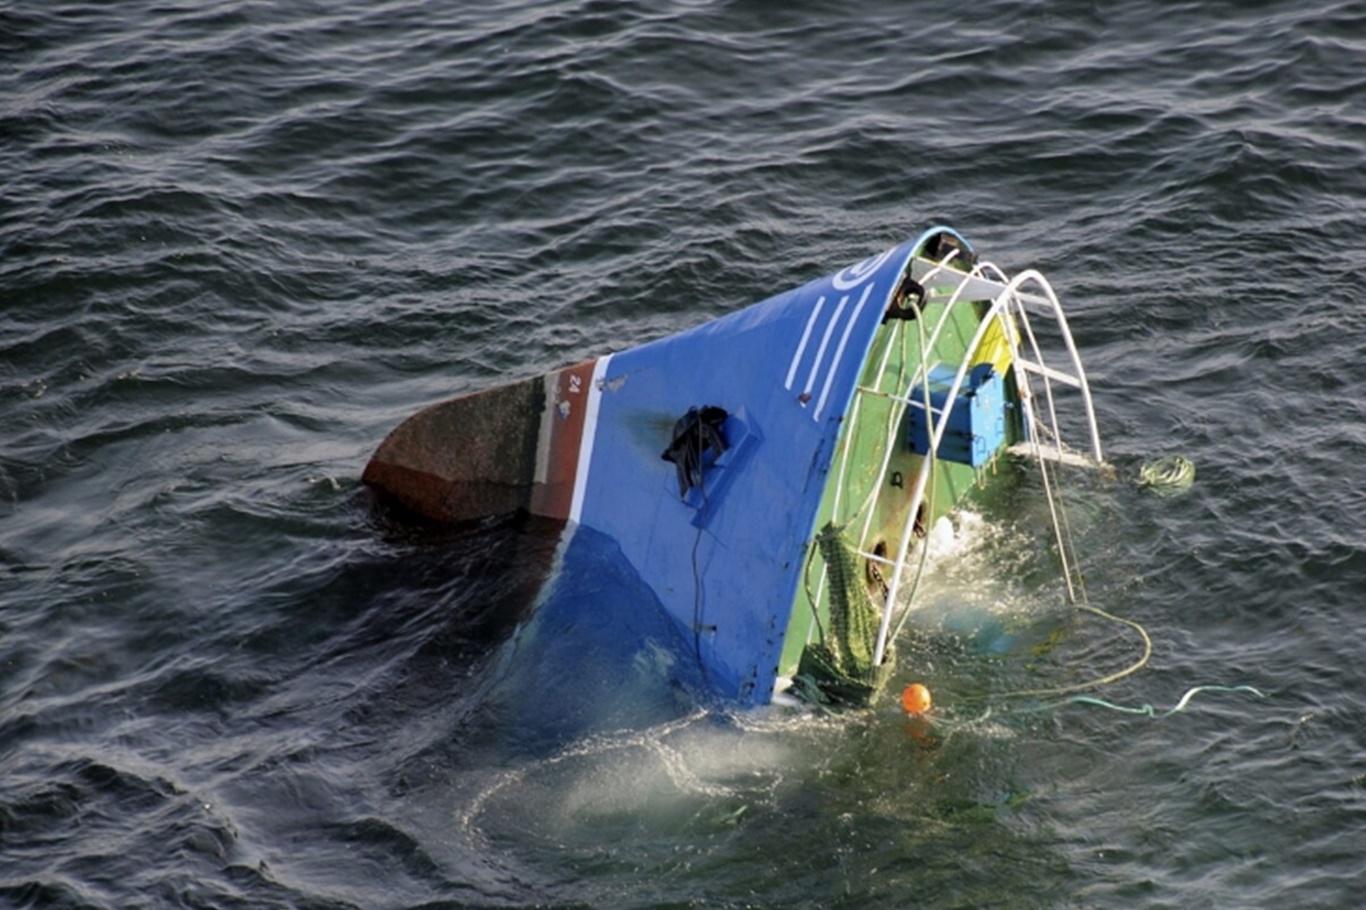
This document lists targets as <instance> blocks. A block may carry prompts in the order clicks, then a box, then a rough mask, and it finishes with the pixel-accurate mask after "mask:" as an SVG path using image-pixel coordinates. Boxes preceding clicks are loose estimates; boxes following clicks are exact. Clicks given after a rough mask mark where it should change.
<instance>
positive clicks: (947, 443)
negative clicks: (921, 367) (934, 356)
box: [907, 363, 1006, 468]
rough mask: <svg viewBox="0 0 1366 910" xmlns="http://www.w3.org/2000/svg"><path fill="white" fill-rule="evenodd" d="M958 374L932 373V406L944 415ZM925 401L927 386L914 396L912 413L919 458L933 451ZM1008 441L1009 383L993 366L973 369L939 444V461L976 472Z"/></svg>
mask: <svg viewBox="0 0 1366 910" xmlns="http://www.w3.org/2000/svg"><path fill="white" fill-rule="evenodd" d="M953 377H954V371H953V370H950V369H948V368H946V367H937V368H935V369H933V370H931V371H930V377H929V386H930V404H931V405H932V406H933V407H934V409H935V410H936V411H942V410H943V408H944V404H945V402H946V401H947V400H948V396H949V389H950V387H951V386H952V385H953ZM924 400H925V388H924V386H923V385H922V386H916V387H915V389H914V390H912V392H911V401H913V402H915V404H912V405H911V406H910V407H909V408H907V410H908V411H909V412H910V429H909V432H910V444H911V449H912V450H913V451H915V452H916V453H917V454H919V455H925V454H927V453H928V452H929V451H930V419H929V415H927V414H926V413H925V409H924V407H922V406H920V402H923V401H924ZM1005 441H1006V396H1005V383H1004V382H1003V381H1002V379H1001V376H1000V374H998V373H997V372H996V371H995V370H993V369H992V367H991V364H989V363H982V364H978V365H977V366H975V367H973V368H972V370H971V371H970V372H969V373H968V375H967V376H965V377H963V385H962V387H961V388H960V389H959V390H958V397H957V398H956V399H955V400H954V402H953V407H952V408H951V409H950V411H949V423H948V426H947V427H946V428H945V429H944V437H943V438H942V439H941V440H940V441H939V453H938V454H939V457H940V458H943V459H945V460H947V461H953V462H957V463H958V464H966V465H972V466H973V467H974V468H975V467H978V466H980V465H983V464H986V463H987V462H988V461H990V460H991V458H992V456H993V455H995V454H996V451H997V450H998V449H1000V448H1001V446H1002V445H1004V444H1005Z"/></svg>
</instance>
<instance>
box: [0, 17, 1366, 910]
mask: <svg viewBox="0 0 1366 910" xmlns="http://www.w3.org/2000/svg"><path fill="white" fill-rule="evenodd" d="M1363 23H1366V14H1363V10H1362V9H1361V7H1360V5H1359V4H1357V3H1354V2H1346V0H1339V2H1329V3H1326V4H1319V5H1318V6H1316V7H1306V6H1305V5H1304V4H1302V3H1291V2H1288V0H1284V2H1256V3H1226V2H1225V3H1160V4H1159V3H1127V4H1109V5H1105V4H1099V5H1098V4H1094V3H1083V2H1077V0H1068V2H1063V3H1050V4H1042V3H1004V2H991V0H988V2H986V3H979V4H974V5H971V6H963V5H953V4H905V3H892V2H877V0H858V2H852V3H828V2H810V0H804V2H796V3H784V4H763V3H755V2H740V0H675V2H661V3H650V4H646V3H625V4H622V3H602V2H596V0H540V2H504V3H486V4H471V3H457V2H431V0H427V2H414V0H384V2H378V3H375V2H368V3H355V2H340V3H328V4H321V3H283V2H247V0H223V2H215V3H210V4H203V3H188V2H158V3H150V2H144V0H132V2H121V3H118V4H98V3H79V2H72V0H54V2H48V3H41V4H40V3H9V4H4V5H0V175H3V178H2V179H3V193H0V904H3V905H5V906H12V907H83V908H85V907H89V908H128V907H180V906H187V907H312V908H325V907H329V908H330V907H337V908H349V907H376V908H402V907H425V908H436V907H520V906H527V907H530V906H538V907H547V906H554V907H688V906H699V907H701V906H705V907H742V906H744V907H820V908H831V907H858V908H860V910H867V908H873V907H941V908H947V907H988V906H999V907H1030V906H1037V907H1086V908H1092V907H1115V908H1121V907H1122V908H1126V910H1131V908H1159V907H1161V908H1166V907H1180V908H1198V907H1211V908H1213V907H1217V908H1225V907H1268V908H1279V907H1287V906H1295V907H1304V908H1309V907H1350V906H1355V905H1356V904H1358V903H1359V901H1360V898H1359V893H1360V883H1361V881H1362V880H1363V876H1366V860H1364V859H1363V854H1362V850H1361V834H1360V832H1361V829H1362V826H1363V824H1364V823H1366V758H1363V755H1366V740H1364V739H1363V732H1362V731H1363V730H1366V709H1363V700H1362V697H1361V693H1362V691H1363V688H1364V687H1366V677H1363V672H1366V671H1363V669H1362V668H1363V667H1366V645H1363V644H1362V640H1361V636H1360V635H1358V634H1357V627H1358V625H1359V620H1360V617H1361V612H1362V597H1363V592H1364V591H1366V543H1364V541H1366V517H1363V516H1366V492H1363V491H1366V457H1364V456H1366V404H1363V401H1364V400H1366V399H1363V396H1362V395H1361V394H1360V389H1361V388H1362V386H1363V381H1366V366H1363V364H1366V356H1363V355H1364V354H1366V293H1364V292H1363V285H1362V278H1361V276H1362V274H1363V271H1366V252H1364V251H1366V231H1364V230H1363V216H1362V212H1363V211H1364V210H1366V208H1364V206H1363V203H1366V172H1363V170H1362V167H1361V141H1362V136H1363V135H1366V130H1364V129H1363V126H1364V123H1363V119H1364V118H1363V113H1362V110H1363V109H1362V106H1361V104H1360V100H1361V97H1362V93H1363V90H1366V85H1364V84H1363V75H1362V72H1363V69H1362V66H1361V62H1362V59H1363V55H1366V25H1363ZM941 222H942V223H948V224H951V225H953V226H955V227H956V228H958V229H959V230H961V231H962V232H963V233H964V234H965V235H966V236H967V237H969V238H970V239H971V240H972V241H973V242H974V243H975V244H976V245H977V246H978V247H979V248H980V249H981V250H982V251H983V252H984V253H985V255H986V257H987V258H989V259H992V260H994V261H996V262H998V263H999V264H1000V265H1002V267H1004V268H1005V269H1007V270H1008V271H1016V270H1019V269H1022V268H1027V267H1037V268H1039V269H1041V270H1042V271H1043V272H1044V273H1045V274H1046V275H1047V276H1048V277H1049V279H1050V280H1051V281H1052V283H1053V284H1054V286H1055V287H1056V288H1057V289H1058V290H1059V292H1060V294H1061V296H1062V299H1063V301H1064V303H1065V305H1066V307H1067V312H1068V315H1069V318H1070V320H1071V325H1072V329H1073V331H1074V334H1075V335H1076V338H1077V341H1078V344H1079V346H1080V348H1081V351H1082V354H1083V357H1084V359H1085V362H1086V364H1087V367H1088V370H1089V375H1090V379H1091V382H1092V385H1093V389H1094V391H1095V395H1096V401H1097V407H1098V409H1099V417H1100V426H1101V430H1102V435H1103V441H1104V443H1105V445H1106V449H1107V454H1108V456H1109V458H1110V460H1111V461H1112V462H1113V463H1114V464H1115V466H1116V478H1115V480H1114V481H1113V482H1109V481H1097V480H1095V479H1091V480H1079V481H1076V482H1075V483H1074V484H1072V485H1071V486H1069V490H1070V491H1071V492H1072V493H1073V496H1072V498H1071V499H1070V500H1069V503H1070V505H1069V512H1068V515H1069V516H1070V517H1071V518H1072V520H1073V525H1072V530H1073V532H1074V534H1075V538H1076V542H1077V551H1078V553H1079V554H1080V556H1079V569H1080V571H1081V577H1082V578H1083V580H1084V584H1085V593H1086V597H1087V598H1088V599H1089V602H1090V603H1093V604H1095V605H1096V606H1098V607H1102V608H1103V609H1104V610H1106V611H1108V612H1110V613H1112V614H1114V615H1116V616H1120V617H1123V618H1125V619H1128V620H1131V621H1133V622H1136V623H1139V624H1141V625H1142V627H1143V628H1145V629H1146V630H1147V631H1148V632H1149V633H1150V635H1151V637H1152V641H1153V645H1154V649H1153V654H1152V657H1151V659H1150V660H1149V661H1148V662H1147V663H1146V664H1145V665H1144V666H1143V667H1142V668H1141V669H1139V670H1137V671H1136V672H1134V673H1132V674H1130V675H1127V676H1125V677H1123V678H1122V679H1120V680H1119V681H1117V682H1115V683H1114V684H1113V685H1111V686H1108V687H1106V688H1105V689H1104V690H1102V691H1100V692H1096V693H1093V694H1096V695H1097V696H1100V697H1103V698H1104V699H1106V700H1107V701H1109V702H1110V703H1112V704H1115V705H1121V706H1129V707H1134V706H1139V705H1142V704H1152V705H1154V706H1155V707H1156V708H1159V709H1162V710H1165V709H1167V708H1169V707H1171V706H1173V705H1174V704H1176V703H1177V702H1178V700H1179V699H1180V698H1181V696H1182V694H1183V693H1185V692H1186V691H1187V690H1189V689H1190V688H1191V687H1192V686H1197V685H1219V686H1224V687H1228V688H1230V689H1232V688H1233V687H1237V686H1252V687H1255V688H1256V689H1257V690H1258V691H1260V692H1262V693H1264V697H1260V698H1259V697H1256V696H1255V695H1252V694H1250V693H1248V692H1247V691H1208V692H1204V693H1202V694H1201V695H1199V696H1197V697H1195V698H1194V699H1192V700H1191V702H1190V703H1189V704H1188V706H1187V707H1186V708H1185V710H1183V711H1181V712H1180V713H1178V714H1174V715H1171V716H1169V717H1166V718H1162V719H1158V718H1151V717H1145V716H1139V715H1131V714H1124V713H1120V712H1117V711H1113V710H1108V709H1106V708H1104V707H1100V706H1097V705H1093V704H1086V703H1076V702H1069V701H1067V700H1066V699H1065V698H1048V697H1044V696H1039V697H1024V698H1015V697H1010V693H1014V692H1020V691H1028V690H1048V689H1059V690H1060V689H1063V688H1064V687H1068V686H1072V685H1076V684H1084V683H1086V682H1087V681H1090V680H1094V679H1097V678H1100V677H1103V676H1106V675H1109V674H1112V673H1114V672H1115V671H1117V670H1121V669H1123V668H1124V667H1126V666H1129V665H1130V664H1132V663H1133V662H1134V660H1135V659H1136V658H1137V657H1138V656H1139V655H1140V654H1141V643H1140V642H1139V641H1138V640H1137V639H1136V634H1135V633H1134V631H1133V630H1132V629H1131V628H1129V627H1127V626H1121V625H1117V624H1114V623H1107V622H1105V621H1103V620H1101V619H1099V618H1098V617H1096V616H1093V615H1090V614H1084V613H1081V612H1079V611H1077V610H1076V609H1074V608H1073V607H1071V606H1070V605H1069V601H1068V598H1067V596H1066V591H1065V590H1063V589H1062V588H1060V586H1059V582H1058V578H1059V576H1058V574H1057V571H1056V570H1057V565H1056V563H1055V562H1054V561H1052V554H1053V553H1054V552H1055V551H1054V550H1053V549H1052V547H1051V543H1050V537H1049V535H1048V531H1047V528H1048V524H1047V511H1046V508H1045V504H1046V503H1045V500H1044V499H1043V498H1042V497H1041V496H1040V495H1039V490H1038V488H1037V485H1036V484H1034V483H1033V482H1032V481H1031V480H1030V479H1029V478H1028V477H1025V478H1022V479H1020V478H1017V479H1016V485H1015V487H1014V488H1013V489H1014V493H1013V494H1012V495H1013V496H1014V497H1015V498H1014V500H1013V501H1012V502H1011V503H1009V505H1010V507H1009V508H990V507H986V506H983V507H982V508H980V509H979V511H977V512H974V513H973V514H974V515H975V516H977V517H976V518H963V517H960V520H961V521H962V522H965V523H963V524H960V525H959V527H958V528H957V533H959V534H961V535H964V536H963V537H962V539H959V540H956V542H955V545H954V546H951V547H950V548H949V549H948V551H947V552H948V554H949V558H946V559H940V560H937V561H935V562H934V563H933V565H932V566H930V567H929V569H928V574H927V576H926V578H925V580H924V584H923V587H922V588H921V589H919V591H918V597H919V598H920V600H919V601H918V603H919V607H920V608H923V609H919V608H918V610H917V612H916V613H915V614H913V615H912V617H911V618H910V619H909V620H908V621H907V624H906V626H905V627H904V628H903V630H902V634H901V636H900V637H899V638H898V641H897V660H898V664H897V671H896V672H897V678H896V682H895V684H896V685H902V684H905V683H906V682H909V681H912V680H918V681H924V682H926V683H927V684H928V685H930V686H931V688H932V690H933V691H934V692H935V696H936V703H937V704H936V708H935V712H936V717H937V720H936V722H935V724H934V725H931V726H930V727H929V728H928V729H927V728H926V727H925V726H924V725H920V724H916V723H913V722H912V721H911V720H910V719H908V718H906V717H904V716H903V715H902V714H901V713H900V712H899V711H898V710H897V709H896V707H895V705H894V704H892V702H894V700H895V699H894V698H893V699H888V703H886V704H878V705H875V706H874V707H873V708H872V709H870V710H868V711H865V712H857V713H852V714H843V715H827V714H824V713H819V712H811V713H808V712H792V711H784V710H781V709H764V710H758V711H752V712H737V711H734V710H732V709H730V708H728V707H726V706H724V705H716V704H713V703H710V702H708V701H707V700H705V699H701V698H696V697H691V696H690V695H689V691H688V690H686V689H684V690H672V689H669V688H668V687H667V686H666V687H663V688H661V687H660V685H659V684H658V680H660V679H664V678H667V677H668V675H669V672H670V668H669V667H668V666H667V661H668V660H670V659H676V654H675V655H672V656H671V653H670V652H669V651H667V650H650V649H644V650H642V651H641V652H640V653H638V654H630V655H626V657H625V658H623V659H622V662H621V663H619V664H615V665H612V666H618V667H620V672H621V673H623V674H636V677H635V678H636V679H637V680H640V681H643V682H642V683H641V684H642V685H644V689H643V690H642V691H644V692H646V693H648V694H649V697H648V698H647V699H645V700H635V701H633V700H632V699H630V698H629V697H624V696H623V692H622V691H604V690H603V688H602V685H601V682H600V680H599V679H598V678H596V677H594V676H591V675H590V676H588V677H586V678H585V677H583V676H582V675H581V674H576V672H575V667H574V662H573V660H572V659H568V658H567V657H566V655H567V654H570V653H572V650H573V648H572V639H570V640H569V642H570V643H569V644H568V645H566V642H564V641H561V642H557V643H555V644H556V646H557V647H558V650H556V649H555V648H552V649H551V650H550V651H547V652H542V654H543V656H544V657H545V660H544V661H543V662H542V663H540V664H538V665H537V668H538V670H541V671H547V672H544V673H532V672H530V671H528V670H527V669H526V667H527V665H526V664H521V665H519V664H517V663H516V661H515V655H514V658H510V657H509V649H510V648H514V647H515V646H516V644H517V643H518V642H519V641H522V640H524V639H523V638H522V636H526V635H527V634H528V632H527V628H528V625H527V622H528V614H527V612H526V605H527V604H528V603H530V602H534V599H535V597H536V591H535V590H534V588H535V585H534V578H535V572H534V571H533V567H534V566H536V565H539V564H540V560H542V559H543V558H544V557H545V556H546V554H545V552H544V551H536V547H537V546H541V545H542V544H540V543H536V542H532V544H533V545H532V546H531V548H530V550H528V546H527V545H528V541H527V540H526V538H525V537H524V536H523V535H522V534H521V532H520V531H519V530H518V529H517V528H516V527H510V526H508V525H507V524H506V523H498V522H493V523H490V524H488V525H486V526H482V527H479V528H474V529H463V530H459V531H451V530H441V529H431V528H413V527H406V526H404V525H403V523H401V522H394V521H391V520H390V519H389V518H387V517H386V516H385V515H384V514H383V513H382V512H380V511H377V510H376V509H375V508H374V504H373V503H372V502H371V500H370V499H369V497H368V495H367V493H366V491H365V490H364V489H362V488H361V487H360V486H359V484H358V482H357V478H358V476H359V474H360V472H361V469H362V468H363V466H364V464H365V461H366V459H367V458H368V456H369V454H370V453H371V452H372V451H373V450H374V448H375V447H376V446H377V445H378V443H379V442H380V440H381V439H382V438H383V436H384V434H385V433H386V432H388V430H389V429H391V428H392V427H393V426H394V425H396V424H397V423H398V422H399V421H400V420H401V419H403V418H404V417H406V416H407V415H409V414H411V413H412V412H414V411H415V410H416V409H417V408H419V407H421V406H423V405H426V404H428V403H431V402H433V401H437V400H440V399H442V398H444V397H447V396H450V395H454V394H457V393H461V392H465V391H469V390H473V389H478V388H483V387H486V386H488V385H491V384H493V383H497V382H499V381H502V380H504V379H508V378H513V377H523V376H529V375H535V374H537V373H540V372H542V371H546V370H549V369H552V368H556V367H559V366H562V365H564V364H566V363H571V362H575V361H577V360H580V359H584V358H587V357H591V356H594V355H597V354H601V353H605V352H608V351H611V350H616V349H620V348H622V347H625V346H629V345H632V344H636V343H639V342H642V341H644V340H647V339H650V338H654V337H657V336H659V335H661V334H665V333H668V332H671V331H676V330H679V329H682V328H685V327H688V326H691V325H694V324H696V323H698V322H701V321H703V320H705V319H708V318H711V317H714V316H717V315H720V314H723V313H728V312H732V311H734V310H735V309H737V308H739V307H742V306H744V305H746V304H748V303H751V302H754V301H757V300H759V299H762V298H764V297H767V296H769V295H770V294H773V293H776V292H778V291H781V290H784V289H787V288H790V287H793V286H796V285H798V284H800V283H802V282H804V281H806V280H809V279H812V278H815V277H818V276H820V275H823V274H827V273H829V272H831V271H833V270H835V269H838V268H840V267H842V266H844V265H847V264H849V263H851V262H855V261H858V260H859V259H862V258H863V257H865V256H867V255H868V254H870V253H873V252H876V251H878V250H881V249H885V248H887V247H889V246H891V245H892V244H894V243H897V242H900V241H902V240H904V239H906V238H907V237H910V236H913V235H915V234H917V233H919V232H920V231H921V230H922V229H924V228H925V227H927V226H929V225H931V224H934V223H941ZM699 368H705V365H704V364H702V365H699ZM1166 455H1183V456H1186V457H1189V458H1191V459H1192V460H1193V461H1194V462H1195V463H1196V466H1197V469H1198V474H1197V479H1196V482H1195V484H1194V485H1193V486H1192V487H1191V488H1190V489H1189V490H1187V491H1185V492H1184V493H1182V494H1181V495H1177V496H1171V497H1160V496H1155V495H1152V492H1151V491H1147V490H1144V489H1142V488H1141V487H1139V486H1138V485H1137V484H1135V483H1133V482H1131V481H1132V479H1133V478H1134V477H1136V476H1137V472H1138V468H1139V467H1140V466H1141V465H1142V464H1143V463H1144V462H1145V461H1146V460H1148V459H1151V458H1155V457H1160V456H1166ZM973 522H975V524H973ZM1040 529H1042V532H1041V530H1040ZM550 546H553V544H550ZM561 634H562V635H563V636H572V635H573V634H574V632H573V630H561ZM684 650H685V653H686V649H684ZM549 671H554V672H549ZM519 673H520V674H521V675H519ZM651 681H654V682H653V683H651ZM647 683H649V684H647ZM629 691H634V690H629ZM629 691H627V692H626V694H627V695H629ZM595 707H596V708H599V709H601V710H597V711H595V710H594V708H595Z"/></svg>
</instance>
